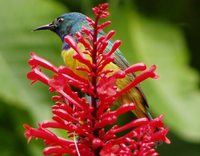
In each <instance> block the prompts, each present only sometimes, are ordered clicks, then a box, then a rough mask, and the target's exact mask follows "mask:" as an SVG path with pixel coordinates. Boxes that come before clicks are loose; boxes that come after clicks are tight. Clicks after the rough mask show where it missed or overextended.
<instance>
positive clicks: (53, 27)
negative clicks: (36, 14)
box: [33, 23, 55, 31]
mask: <svg viewBox="0 0 200 156" xmlns="http://www.w3.org/2000/svg"><path fill="white" fill-rule="evenodd" d="M38 30H51V31H53V30H55V26H54V25H53V23H50V24H46V25H42V26H40V27H38V28H36V29H34V30H33V31H38Z"/></svg>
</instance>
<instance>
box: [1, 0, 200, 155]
mask: <svg viewBox="0 0 200 156" xmlns="http://www.w3.org/2000/svg"><path fill="white" fill-rule="evenodd" d="M101 2H105V1H97V0H96V1H95V0H73V1H72V0H29V1H27V0H16V1H15V0H10V1H6V0H1V1H0V21H1V26H0V86H1V89H0V154H1V156H13V155H15V156H40V155H42V147H43V144H42V142H41V141H35V140H34V141H31V143H30V144H29V145H27V141H26V139H25V138H24V136H23V133H24V129H23V127H22V125H23V123H29V124H31V125H32V126H36V125H37V123H38V122H40V121H43V120H48V119H50V118H51V112H50V108H51V105H52V104H53V102H52V101H51V100H50V98H51V94H50V93H49V92H48V90H47V87H46V86H44V85H41V84H39V83H36V84H35V85H34V86H31V85H30V82H29V81H28V80H26V73H27V72H28V71H29V70H30V68H29V66H28V64H27V60H28V59H29V57H30V56H29V53H30V52H31V51H34V52H36V53H37V54H38V55H40V56H42V57H44V58H46V59H48V60H50V61H51V62H53V63H54V64H56V65H60V64H63V62H62V59H61V58H60V49H61V42H60V40H59V38H58V37H57V36H56V35H55V34H53V33H49V32H36V33H33V32H32V30H33V29H34V28H36V27H37V26H40V25H43V24H47V23H49V22H51V21H52V20H53V19H54V18H55V17H57V16H59V15H61V14H63V13H65V12H82V13H84V14H87V15H88V16H92V14H91V8H92V6H94V5H96V4H98V3H101ZM108 2H109V3H110V13H111V16H110V18H109V19H110V20H111V21H112V23H113V24H112V25H111V26H110V27H109V28H110V29H115V30H116V31H117V34H116V36H115V39H121V40H122V41H123V45H122V46H121V51H122V52H123V53H124V55H125V56H126V57H127V59H128V60H129V62H130V63H136V62H144V63H146V64H147V65H148V66H150V65H152V64H156V65H157V66H158V70H157V73H158V74H159V75H160V78H159V79H158V80H156V81H155V80H148V81H147V82H145V83H143V84H142V87H143V90H144V92H145V94H146V96H147V98H148V100H149V103H150V110H151V112H152V113H153V114H154V115H155V116H158V115H159V114H164V115H165V118H164V120H165V124H166V125H167V126H169V127H170V129H171V130H170V134H169V138H170V139H171V142H172V143H171V145H162V146H160V147H159V148H158V151H159V152H160V155H162V156H165V155H166V156H167V155H181V156H187V155H191V156H197V155H200V121H199V119H200V113H199V111H200V89H199V71H200V61H199V59H200V44H199V43H200V29H199V28H200V1H199V0H168V1H165V0H110V1H108Z"/></svg>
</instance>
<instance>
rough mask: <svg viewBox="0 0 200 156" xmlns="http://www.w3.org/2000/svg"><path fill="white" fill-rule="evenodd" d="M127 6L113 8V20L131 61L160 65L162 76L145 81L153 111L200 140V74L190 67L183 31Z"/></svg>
mask: <svg viewBox="0 0 200 156" xmlns="http://www.w3.org/2000/svg"><path fill="white" fill-rule="evenodd" d="M127 8H129V7H125V8H123V7H120V12H119V11H117V9H116V8H113V9H112V17H111V18H112V19H111V20H112V21H113V23H114V26H116V30H117V33H118V37H120V39H122V41H123V43H124V45H123V47H122V51H123V52H124V54H125V55H126V56H127V58H128V59H129V61H130V62H132V63H135V62H136V61H137V62H138V61H139V62H144V63H146V64H147V65H148V66H150V65H152V64H156V65H157V73H158V74H159V75H160V78H159V79H158V80H148V81H147V82H145V83H143V84H142V88H143V90H144V92H145V94H146V96H147V98H148V101H149V104H150V111H153V112H155V114H156V115H159V114H164V116H165V117H164V119H165V121H166V123H167V124H168V125H169V127H170V128H171V130H172V131H174V132H175V133H176V134H177V135H179V136H180V137H181V138H183V139H185V140H188V141H193V142H200V133H199V132H200V122H199V121H198V120H199V110H200V105H199V104H200V91H199V90H198V85H197V82H198V74H197V72H196V71H195V70H194V69H192V68H191V67H190V66H189V52H188V49H187V47H186V43H185V41H184V36H183V34H182V32H181V30H180V29H179V28H178V27H176V26H174V25H170V24H168V23H165V22H163V21H159V20H156V19H150V18H145V17H143V16H142V15H140V14H139V13H137V12H136V11H133V10H131V9H127ZM115 24H116V25H115ZM122 30H123V31H122Z"/></svg>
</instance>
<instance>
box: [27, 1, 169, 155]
mask: <svg viewBox="0 0 200 156" xmlns="http://www.w3.org/2000/svg"><path fill="white" fill-rule="evenodd" d="M93 12H94V14H95V16H96V17H95V21H93V20H92V19H90V18H87V21H88V24H89V25H90V26H91V27H90V28H86V27H83V28H82V30H81V32H77V34H76V38H73V37H71V36H66V37H65V42H67V43H68V44H69V46H71V48H73V49H74V50H75V51H76V53H75V55H74V59H77V60H78V61H79V62H81V63H82V64H83V65H84V66H79V67H77V70H81V71H82V72H85V73H86V74H87V75H88V77H89V78H88V77H81V76H80V75H77V74H76V72H74V71H73V70H72V69H70V68H68V67H64V66H60V67H56V66H54V65H53V64H51V63H50V62H49V61H47V60H45V59H43V58H41V57H39V56H37V55H36V54H34V53H31V59H30V60H29V65H30V66H31V68H32V70H31V71H30V72H29V73H28V74H27V78H28V79H30V80H31V81H32V83H34V82H36V81H40V82H42V83H44V84H46V85H47V86H49V89H50V91H51V92H56V95H55V96H53V97H52V100H54V101H55V105H53V106H52V114H53V115H52V121H45V122H42V123H40V124H39V126H38V128H32V127H30V126H29V125H27V124H24V128H25V133H24V135H25V137H26V138H27V140H28V142H30V140H31V139H32V138H37V139H42V140H44V143H45V145H46V147H45V148H44V150H43V153H44V155H53V156H62V155H64V154H67V155H81V156H86V155H90V156H95V155H100V156H109V155H116V156H117V155H125V156H146V155H151V156H157V155H158V153H157V152H156V149H155V147H156V143H157V142H160V141H162V142H164V143H166V144H169V143H170V140H169V139H168V138H167V137H166V135H167V133H168V131H169V128H164V124H163V121H162V119H163V115H161V116H159V117H157V118H155V119H151V120H149V119H147V118H138V119H135V120H132V121H128V123H126V124H124V125H122V126H119V125H118V123H117V122H116V121H117V120H118V117H119V116H120V115H123V114H126V113H127V112H132V111H133V110H134V109H135V108H136V106H135V104H134V103H120V106H119V107H118V108H116V109H114V108H112V105H113V103H114V102H115V101H116V99H117V98H118V97H120V96H121V95H122V94H124V93H126V92H127V91H128V90H129V89H131V88H133V87H135V86H137V85H138V84H139V83H141V82H143V81H144V80H146V79H148V78H154V79H156V78H158V76H157V75H156V73H155V69H156V66H155V65H153V66H152V67H151V68H148V69H146V65H145V64H143V63H138V64H135V65H132V66H130V67H128V68H127V69H125V70H121V71H118V72H114V71H113V70H112V69H108V70H105V69H104V67H105V66H106V65H108V64H109V63H111V62H113V61H114V56H113V54H114V53H115V51H116V50H117V49H118V48H119V46H120V45H121V41H120V40H117V41H115V42H113V44H112V47H110V51H107V53H106V52H105V50H107V48H108V47H107V46H108V44H109V46H110V39H111V38H112V36H113V35H114V34H115V31H113V30H112V31H110V32H109V33H108V34H107V35H106V34H105V35H102V34H101V35H99V32H100V31H101V30H102V29H104V28H105V27H106V26H108V25H110V24H111V22H110V21H107V22H105V23H103V24H99V20H100V19H101V18H107V17H108V16H109V13H108V3H105V4H100V5H99V6H98V7H95V8H93ZM91 30H92V31H91ZM99 36H100V37H99ZM77 40H78V42H80V43H82V45H83V46H84V48H85V50H84V51H80V50H79V48H78V45H77ZM88 56H89V57H88ZM41 68H45V69H47V70H49V71H51V72H53V73H54V75H53V76H52V77H49V76H47V75H46V74H45V73H43V72H42V71H41ZM133 72H141V73H140V74H137V76H136V77H135V79H134V80H133V81H132V82H131V83H130V84H128V85H127V86H125V87H124V88H123V89H121V90H119V89H118V87H117V84H116V82H117V81H118V80H119V79H123V78H125V77H126V76H127V75H128V74H132V73H133ZM72 87H73V89H72ZM74 88H75V89H76V90H77V91H80V92H81V94H80V95H79V94H78V93H77V92H75V91H74ZM108 125H109V127H110V128H108ZM52 129H58V130H59V129H60V130H63V131H65V132H66V133H67V137H66V138H64V137H59V135H58V134H56V133H55V132H53V131H51V130H52ZM126 130H129V132H127V133H125V134H124V133H123V135H122V134H121V132H124V131H126ZM119 133H120V136H118V134H119Z"/></svg>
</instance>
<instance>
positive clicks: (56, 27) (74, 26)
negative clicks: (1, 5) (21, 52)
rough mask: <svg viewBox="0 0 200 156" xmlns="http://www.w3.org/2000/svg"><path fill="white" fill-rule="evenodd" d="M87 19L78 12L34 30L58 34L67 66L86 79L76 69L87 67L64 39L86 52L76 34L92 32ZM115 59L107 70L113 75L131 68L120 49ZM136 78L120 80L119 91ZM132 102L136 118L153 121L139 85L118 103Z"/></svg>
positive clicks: (81, 72) (129, 76) (110, 42)
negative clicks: (69, 38) (75, 57)
mask: <svg viewBox="0 0 200 156" xmlns="http://www.w3.org/2000/svg"><path fill="white" fill-rule="evenodd" d="M86 17H87V16H86V15H83V14H81V13H76V12H72V13H66V14H63V15H61V16H59V17H58V18H56V19H55V20H54V21H53V22H51V23H50V24H46V25H42V26H40V27H38V28H36V29H35V30H34V31H38V30H50V31H52V32H54V33H56V34H57V35H58V36H59V37H60V39H61V40H62V43H63V44H62V52H61V55H62V57H63V60H64V62H65V64H66V66H68V67H69V68H71V69H72V70H73V71H74V72H75V73H76V74H78V75H79V76H82V77H84V78H88V75H87V73H86V72H83V71H80V70H76V68H77V67H80V66H85V65H83V64H82V63H80V62H79V61H78V60H76V59H74V58H73V55H74V54H75V53H76V52H75V51H74V50H73V49H72V48H71V47H70V46H69V45H68V44H67V43H66V42H65V41H64V37H65V36H66V35H70V36H72V37H73V38H74V39H75V40H76V42H77V44H78V47H79V48H81V49H82V50H84V49H83V48H84V47H83V45H82V44H81V43H78V40H77V37H76V33H77V32H81V28H82V27H83V26H84V27H86V28H88V29H89V30H91V31H92V29H91V27H90V26H89V24H88V21H87V20H86ZM103 34H104V32H101V33H100V34H99V35H103ZM112 44H113V43H112V41H109V44H108V46H107V48H106V50H105V52H108V51H109V50H110V49H111V47H112ZM81 49H80V50H81ZM114 58H115V60H114V61H113V62H112V63H110V64H109V65H108V66H106V67H107V68H109V69H112V71H113V73H114V72H117V71H119V70H125V69H126V68H127V67H129V63H128V61H127V60H126V59H125V57H124V56H123V55H122V53H121V52H120V50H119V49H117V50H116V52H115V53H114ZM134 77H135V75H134V73H133V74H132V75H128V76H126V77H125V78H123V79H120V80H118V81H117V84H116V86H117V88H118V89H122V88H124V87H125V86H126V85H127V84H129V83H130V82H131V81H132V80H134ZM130 102H133V103H135V105H136V109H135V110H134V111H133V113H134V114H135V116H136V117H138V118H140V117H147V118H149V119H151V115H150V113H149V112H148V107H149V106H148V103H147V100H146V97H145V95H144V93H143V92H142V90H141V87H140V86H139V85H138V86H136V87H134V88H132V89H130V90H129V91H128V92H126V93H124V94H123V95H122V96H121V97H120V98H118V99H117V102H116V103H130Z"/></svg>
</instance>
